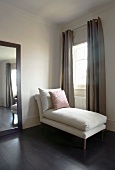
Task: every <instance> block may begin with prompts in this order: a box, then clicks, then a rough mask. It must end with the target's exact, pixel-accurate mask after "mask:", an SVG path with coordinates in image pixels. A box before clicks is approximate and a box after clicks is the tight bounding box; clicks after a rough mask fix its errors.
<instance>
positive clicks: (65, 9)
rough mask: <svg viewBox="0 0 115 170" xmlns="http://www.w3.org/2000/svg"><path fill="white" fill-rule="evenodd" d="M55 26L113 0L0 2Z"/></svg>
mask: <svg viewBox="0 0 115 170" xmlns="http://www.w3.org/2000/svg"><path fill="white" fill-rule="evenodd" d="M0 1H1V2H3V3H6V4H7V5H10V6H13V7H15V8H17V9H20V10H22V11H25V12H27V13H29V14H31V15H34V16H36V17H41V18H44V19H46V20H47V21H49V22H52V23H56V24H66V23H69V22H71V21H73V20H74V19H76V18H79V17H81V16H83V15H85V14H87V13H88V12H91V11H93V10H94V9H97V8H99V7H102V6H103V5H106V4H108V3H110V2H112V1H113V0H0Z"/></svg>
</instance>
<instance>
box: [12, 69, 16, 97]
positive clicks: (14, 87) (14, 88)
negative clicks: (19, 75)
mask: <svg viewBox="0 0 115 170" xmlns="http://www.w3.org/2000/svg"><path fill="white" fill-rule="evenodd" d="M11 80H12V90H13V96H16V95H17V84H16V69H12V70H11Z"/></svg>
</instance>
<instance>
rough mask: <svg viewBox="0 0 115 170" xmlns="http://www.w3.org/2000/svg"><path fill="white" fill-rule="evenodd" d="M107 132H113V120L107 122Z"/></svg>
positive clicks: (114, 129) (114, 121)
mask: <svg viewBox="0 0 115 170" xmlns="http://www.w3.org/2000/svg"><path fill="white" fill-rule="evenodd" d="M107 130H110V131H113V132H115V120H108V121H107Z"/></svg>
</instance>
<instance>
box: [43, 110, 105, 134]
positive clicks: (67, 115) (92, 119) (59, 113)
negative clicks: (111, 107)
mask: <svg viewBox="0 0 115 170" xmlns="http://www.w3.org/2000/svg"><path fill="white" fill-rule="evenodd" d="M43 117H44V118H47V119H50V120H53V121H56V122H60V123H63V124H66V125H69V126H72V127H75V128H77V129H79V130H82V131H88V130H90V129H93V128H95V127H98V126H100V125H102V124H104V123H106V121H107V117H106V116H104V115H101V114H99V113H96V112H92V111H87V110H82V109H77V108H62V109H58V110H53V109H49V110H47V111H45V112H44V113H43Z"/></svg>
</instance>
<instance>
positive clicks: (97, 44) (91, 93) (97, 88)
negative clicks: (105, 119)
mask: <svg viewBox="0 0 115 170" xmlns="http://www.w3.org/2000/svg"><path fill="white" fill-rule="evenodd" d="M87 29H88V67H87V85H86V107H87V110H91V111H95V112H99V113H101V114H103V115H105V114H106V80H105V52H104V37H103V29H102V23H101V19H100V18H98V19H93V20H91V21H88V22H87Z"/></svg>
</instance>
